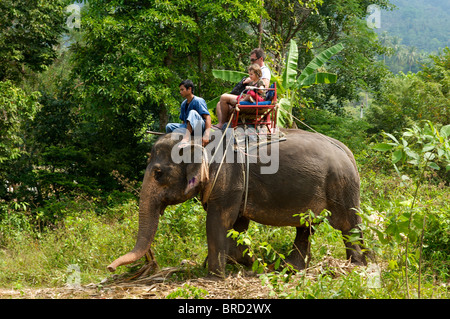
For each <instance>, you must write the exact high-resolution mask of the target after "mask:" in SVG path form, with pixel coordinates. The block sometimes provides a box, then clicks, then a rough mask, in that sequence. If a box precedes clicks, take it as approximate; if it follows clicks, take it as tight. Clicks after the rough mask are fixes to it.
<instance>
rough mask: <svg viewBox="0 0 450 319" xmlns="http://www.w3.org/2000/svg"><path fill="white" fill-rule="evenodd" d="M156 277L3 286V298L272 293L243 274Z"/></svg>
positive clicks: (266, 295) (215, 296) (217, 296)
mask: <svg viewBox="0 0 450 319" xmlns="http://www.w3.org/2000/svg"><path fill="white" fill-rule="evenodd" d="M155 278H156V279H155V280H146V281H145V282H143V283H138V282H130V283H120V284H110V285H106V286H102V285H98V284H88V285H81V286H78V287H59V288H23V289H2V288H0V299H9V298H13V299H130V298H131V299H134V298H139V299H164V298H166V297H167V296H168V295H169V294H171V293H172V294H174V293H175V294H177V292H178V295H179V297H181V298H195V297H197V298H198V297H201V298H206V299H209V298H211V299H259V298H269V292H270V289H269V288H268V287H263V286H262V285H261V280H260V279H259V278H258V277H256V276H242V275H240V274H234V275H231V276H229V277H227V278H226V279H225V280H214V279H208V278H196V279H190V280H187V281H184V282H170V281H165V280H163V279H162V278H161V277H160V278H158V277H155ZM174 297H175V296H174Z"/></svg>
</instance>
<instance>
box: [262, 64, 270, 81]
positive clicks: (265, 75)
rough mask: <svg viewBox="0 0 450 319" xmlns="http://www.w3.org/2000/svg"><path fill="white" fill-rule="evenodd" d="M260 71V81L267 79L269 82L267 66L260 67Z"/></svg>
mask: <svg viewBox="0 0 450 319" xmlns="http://www.w3.org/2000/svg"><path fill="white" fill-rule="evenodd" d="M261 71H262V76H261V79H268V80H269V82H270V69H269V68H268V67H267V66H265V65H263V66H262V67H261Z"/></svg>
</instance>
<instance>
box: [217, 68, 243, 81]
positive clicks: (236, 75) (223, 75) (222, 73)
mask: <svg viewBox="0 0 450 319" xmlns="http://www.w3.org/2000/svg"><path fill="white" fill-rule="evenodd" d="M212 74H213V75H214V77H215V78H217V79H221V80H224V81H229V82H233V83H235V84H236V83H239V82H240V81H241V80H242V78H243V77H244V76H248V74H247V73H244V72H239V71H231V70H217V69H214V70H212Z"/></svg>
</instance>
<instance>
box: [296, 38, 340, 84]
mask: <svg viewBox="0 0 450 319" xmlns="http://www.w3.org/2000/svg"><path fill="white" fill-rule="evenodd" d="M342 49H344V46H343V45H342V44H341V43H338V44H336V45H334V46H332V47H331V48H328V49H326V50H325V51H323V52H321V53H320V54H318V55H317V56H316V57H315V58H314V59H312V60H311V62H309V63H308V65H307V66H306V67H305V69H304V70H303V72H302V73H301V74H300V76H299V77H298V78H297V82H298V87H299V88H301V87H302V86H304V84H303V82H304V81H305V79H306V78H307V77H308V76H310V75H311V74H313V72H314V71H316V70H317V69H318V68H320V67H321V66H322V65H324V64H325V63H326V62H327V61H328V60H329V59H330V58H331V57H332V56H333V55H335V54H337V53H339V52H340V51H342Z"/></svg>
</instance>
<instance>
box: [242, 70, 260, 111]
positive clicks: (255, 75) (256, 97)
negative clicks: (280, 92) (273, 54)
mask: <svg viewBox="0 0 450 319" xmlns="http://www.w3.org/2000/svg"><path fill="white" fill-rule="evenodd" d="M248 75H249V77H250V80H251V82H250V83H249V85H248V86H247V87H246V89H247V90H248V92H247V94H245V95H243V96H242V98H241V99H240V100H241V101H250V102H252V103H255V101H258V102H262V101H264V97H265V90H264V88H265V86H264V82H263V81H262V80H261V76H262V71H261V67H260V66H259V65H258V64H256V63H254V64H252V65H250V66H249V67H248ZM255 86H256V87H257V88H259V89H258V90H255V89H249V87H255ZM255 91H256V92H255Z"/></svg>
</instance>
